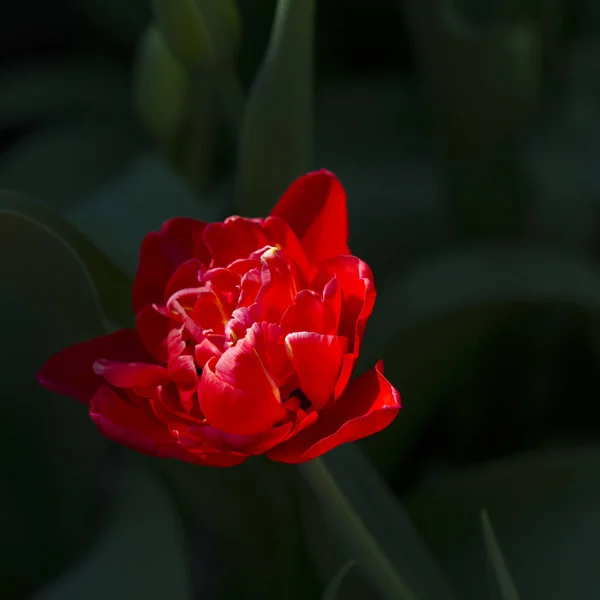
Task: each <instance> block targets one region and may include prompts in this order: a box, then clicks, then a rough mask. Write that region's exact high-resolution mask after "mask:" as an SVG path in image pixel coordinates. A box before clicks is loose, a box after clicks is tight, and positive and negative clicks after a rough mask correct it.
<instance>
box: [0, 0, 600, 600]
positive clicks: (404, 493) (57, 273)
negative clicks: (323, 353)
mask: <svg viewBox="0 0 600 600" xmlns="http://www.w3.org/2000/svg"><path fill="white" fill-rule="evenodd" d="M153 4H154V6H152V5H153ZM158 4H160V3H159V2H154V3H152V2H150V0H128V2H126V3H124V2H122V1H120V0H119V1H117V0H110V1H109V0H61V1H59V0H56V2H53V3H51V4H49V3H45V2H41V0H28V1H26V2H20V3H10V2H5V3H1V6H0V32H1V33H2V35H1V36H0V189H2V190H4V191H2V193H1V194H0V234H1V235H0V240H1V241H0V250H1V252H0V274H1V275H2V281H3V288H2V292H3V293H2V297H1V299H0V304H1V306H2V309H3V310H2V317H1V319H2V320H1V324H2V331H3V336H4V337H3V345H2V362H1V365H2V369H3V370H2V375H3V383H4V386H5V387H4V393H3V399H2V403H0V416H1V418H2V422H3V423H5V424H6V425H7V426H6V427H5V431H4V435H3V436H2V444H3V446H2V450H3V455H4V456H5V460H4V461H3V479H5V480H6V482H5V484H4V485H3V489H4V490H5V492H4V502H3V505H2V512H1V515H2V531H3V532H4V533H5V535H4V538H3V545H2V561H1V562H2V573H1V576H0V596H1V597H2V598H11V599H12V598H15V599H20V598H28V597H34V598H37V599H39V600H44V599H51V598H66V599H68V598H71V597H72V598H84V597H85V598H95V597H98V598H100V597H102V598H104V597H106V596H109V595H110V596H111V597H113V598H114V600H130V599H131V598H138V597H139V598H142V597H143V598H144V599H145V600H153V599H154V598H156V599H157V600H162V599H163V598H165V597H169V598H173V599H174V600H179V599H181V600H187V599H188V598H203V599H210V598H220V599H221V598H222V599H229V598H232V599H233V598H244V599H250V600H252V599H253V598H256V599H259V598H260V599H261V600H268V599H270V598H289V599H291V600H294V599H296V598H298V599H300V598H316V597H319V596H321V595H322V594H323V593H326V594H329V596H327V595H326V596H324V597H330V596H331V597H337V598H339V599H342V598H344V599H345V598H349V599H350V598H357V599H358V598H372V597H374V592H373V590H372V589H371V587H370V585H369V583H368V580H367V579H366V578H364V577H363V571H362V570H361V569H360V568H358V567H357V568H352V569H350V570H349V571H348V572H346V571H345V570H344V569H343V567H344V565H346V564H347V560H348V559H353V558H355V557H354V556H348V548H347V547H345V546H344V545H343V544H342V546H341V547H340V546H339V545H337V546H336V544H334V543H333V541H332V539H331V537H332V536H331V535H330V525H331V524H332V520H331V519H330V518H328V517H327V515H326V513H323V512H322V511H321V509H320V507H319V505H318V503H317V502H316V500H315V498H314V496H313V494H311V493H309V492H307V491H306V490H305V489H304V487H303V482H302V481H300V480H299V478H298V475H297V472H296V471H295V470H294V469H291V468H288V467H285V466H284V465H278V464H267V463H266V462H263V461H262V460H260V459H257V460H253V461H249V462H248V464H245V465H243V466H241V467H238V468H235V469H232V470H218V469H214V470H210V469H200V468H195V467H191V466H189V465H185V464H172V463H170V462H168V461H161V460H153V459H147V458H140V457H135V458H132V454H131V453H130V452H128V451H126V450H124V449H121V448H118V447H115V446H114V445H112V444H109V443H107V442H105V440H103V439H102V438H101V437H100V436H98V435H97V434H96V431H95V428H94V426H93V424H92V423H91V422H90V420H89V419H88V417H87V414H86V410H85V408H84V407H81V406H78V405H77V404H76V403H75V402H73V401H70V400H67V399H62V398H57V397H54V396H53V395H52V394H49V393H48V392H46V391H44V390H42V389H40V388H39V387H38V386H37V384H36V382H35V379H34V374H35V372H36V371H37V369H38V368H39V366H40V365H41V364H42V362H43V360H44V359H45V358H46V357H47V356H48V355H50V354H51V353H53V352H55V351H57V350H58V349H60V348H62V347H64V346H65V345H68V344H71V343H74V342H76V341H79V340H81V339H85V338H86V337H89V336H91V335H97V334H99V333H101V332H102V331H105V330H107V329H110V328H112V327H114V326H117V325H122V324H126V323H128V322H129V321H130V319H131V315H130V312H129V311H130V309H129V302H128V301H129V299H128V297H127V296H128V286H129V282H130V281H131V278H132V276H133V274H134V272H135V268H136V263H137V253H138V248H139V244H140V241H141V239H142V238H143V236H144V235H145V233H147V232H148V231H150V230H152V229H156V228H158V227H159V226H160V224H161V223H162V222H163V221H164V220H165V219H167V218H170V217H173V216H182V215H186V216H192V217H197V218H201V219H205V220H214V219H220V218H223V217H225V216H226V215H228V214H231V213H232V212H234V211H240V212H243V213H247V214H263V213H265V212H267V211H268V210H269V208H270V206H272V205H273V203H274V202H275V200H276V197H277V195H278V194H279V193H280V192H281V191H282V188H283V187H284V186H285V185H286V183H287V182H288V181H289V179H291V178H292V177H293V176H294V175H296V174H299V173H300V172H301V171H302V170H306V169H308V168H311V167H312V166H318V167H321V166H322V167H325V168H327V169H329V170H331V171H333V172H335V173H336V174H337V175H338V176H339V177H340V178H341V180H342V182H343V183H344V186H345V187H346V189H347V192H348V202H349V211H350V227H351V247H352V249H353V251H354V252H355V253H356V254H357V255H359V256H360V257H361V258H363V259H364V260H365V261H366V262H367V263H369V264H370V265H371V266H372V267H373V269H374V272H375V276H376V283H377V288H378V302H377V304H376V308H375V312H374V315H373V317H372V319H371V322H370V324H369V328H368V330H367V337H366V339H365V344H364V352H363V356H362V357H361V365H360V369H365V368H367V367H369V366H371V365H372V364H373V362H374V361H375V360H377V359H378V358H379V357H381V356H383V358H384V360H385V364H386V375H387V376H388V377H389V378H390V380H391V381H392V382H393V383H394V384H395V385H396V386H397V387H398V389H399V390H400V392H401V394H402V396H403V404H404V408H403V411H402V412H401V414H400V416H399V417H398V419H397V420H396V421H395V422H394V423H393V425H392V426H390V427H389V428H388V429H387V430H386V431H384V432H382V433H381V434H379V435H377V436H374V437H372V438H370V439H368V440H365V441H364V442H362V443H361V444H360V447H361V449H362V450H363V451H364V452H365V454H366V455H367V456H368V458H369V459H371V461H372V462H373V464H374V465H375V466H376V467H377V469H378V470H379V471H380V473H381V474H382V476H383V477H384V478H385V482H387V484H389V488H388V487H387V486H386V485H385V483H384V480H383V479H380V478H377V476H376V475H375V474H374V473H373V472H372V470H370V469H369V466H368V463H367V462H366V461H365V462H364V463H363V462H361V459H360V458H356V457H355V458H354V459H352V460H351V461H350V462H349V463H346V462H344V461H345V460H346V459H345V456H346V451H348V452H349V453H353V452H354V450H356V449H355V448H354V449H340V451H341V452H340V451H337V454H336V453H332V454H331V455H330V456H328V457H326V461H329V462H328V463H327V464H328V465H329V467H330V469H331V471H332V472H333V473H335V474H336V477H338V478H339V481H340V485H342V487H343V489H344V492H345V493H346V494H349V495H350V496H351V497H352V501H353V502H354V503H355V508H356V510H357V511H358V512H359V513H361V515H362V518H363V519H364V520H365V522H368V523H369V526H370V527H372V528H373V529H374V530H377V531H378V532H379V535H380V536H381V538H382V539H383V540H385V544H387V545H389V548H388V547H387V546H386V550H387V551H388V555H389V556H391V557H392V560H393V561H394V563H395V564H398V565H400V564H405V565H412V566H411V568H410V572H412V573H415V575H414V576H415V577H416V578H418V579H419V578H420V581H423V580H427V581H429V583H430V584H431V585H434V579H435V578H434V577H433V576H431V574H427V573H425V574H424V573H420V574H419V568H420V566H422V565H423V564H425V562H426V561H425V559H423V561H425V562H419V561H418V560H417V559H416V558H415V557H414V556H408V555H405V554H403V551H405V550H406V546H404V547H394V541H395V540H397V539H399V538H402V539H405V540H406V539H412V537H411V536H412V534H411V535H408V534H407V533H406V530H404V533H403V532H402V531H401V529H402V523H403V522H404V521H403V520H402V519H406V517H402V518H399V517H398V513H397V506H396V504H395V502H394V498H395V496H394V495H393V494H394V493H395V494H396V495H397V496H399V497H402V498H404V499H405V500H406V507H407V512H408V514H409V515H410V517H412V518H413V519H414V523H415V525H416V527H417V529H418V530H419V531H420V532H421V533H422V534H423V536H424V537H425V540H426V542H427V543H428V544H429V545H430V547H431V549H432V551H433V553H434V554H435V558H436V559H437V560H438V561H439V563H440V564H441V565H442V568H443V570H444V573H445V575H446V576H447V578H448V580H449V581H450V583H451V584H453V586H455V588H456V589H457V591H458V592H459V593H460V597H461V598H467V599H468V598H474V599H475V598H477V599H479V598H482V597H486V594H487V593H488V592H489V591H490V590H492V589H494V586H496V582H495V580H494V575H493V573H491V572H490V570H489V568H487V569H486V554H485V546H484V543H483V540H482V535H481V527H480V522H479V515H480V512H481V510H483V509H485V510H487V511H488V512H489V515H490V519H491V521H492V523H493V525H494V530H495V532H496V533H497V536H498V543H499V547H500V548H501V549H502V552H503V554H504V556H505V558H506V562H507V565H508V569H509V571H510V573H511V575H512V576H513V578H514V581H515V586H516V588H517V589H518V590H519V593H520V594H521V597H522V598H523V600H527V598H544V599H545V600H553V599H554V598H556V599H558V598H592V597H597V596H599V595H600V589H599V588H598V578H597V576H596V571H597V569H596V565H595V561H594V557H595V556H596V555H597V553H598V548H597V547H596V546H597V544H596V540H598V539H600V536H598V535H595V534H594V533H590V532H595V531H598V530H600V522H599V519H598V510H597V506H598V500H599V497H598V492H599V490H598V486H597V484H596V483H595V482H596V481H597V479H598V478H597V477H596V473H597V471H598V466H599V464H598V462H599V457H598V453H599V450H598V435H599V433H600V408H599V405H598V403H597V402H596V401H595V395H594V394H595V392H594V390H595V387H593V384H594V383H595V382H596V381H597V376H598V373H599V368H598V367H599V364H600V363H599V361H600V323H599V320H598V312H599V311H600V267H599V264H598V263H599V260H600V241H599V239H598V236H599V233H600V175H599V174H598V173H599V171H598V168H597V166H598V161H599V160H600V142H599V140H600V86H599V85H598V81H599V79H598V77H599V75H600V37H599V36H600V9H599V8H598V7H599V5H598V3H597V2H595V1H592V0H494V1H493V2H492V1H491V2H487V3H482V2H477V1H474V0H352V1H350V0H335V1H334V0H331V1H330V2H319V1H318V0H316V1H315V2H314V3H313V2H309V3H308V2H307V3H304V4H303V5H302V6H301V7H300V10H299V4H298V3H297V2H295V1H294V0H287V1H286V2H283V1H282V2H281V3H279V7H277V4H278V3H277V2H276V1H275V0H238V1H237V2H236V3H233V2H232V3H226V4H227V6H228V7H230V8H232V10H233V9H235V8H237V10H238V11H239V13H238V12H235V13H231V12H229V13H227V15H225V17H223V15H222V14H221V15H220V16H219V11H218V10H217V9H219V8H223V7H225V4H223V5H221V3H215V2H214V0H212V1H208V0H189V2H187V4H186V6H187V7H188V9H190V10H192V14H194V15H196V16H198V15H200V16H199V17H198V20H197V21H187V25H188V26H189V27H191V28H192V29H193V28H194V27H196V30H202V31H204V33H205V34H206V36H205V42H206V44H204V46H202V48H204V49H205V50H206V48H208V47H209V46H210V48H211V51H210V52H208V51H207V52H206V56H204V55H203V58H202V60H200V59H199V60H198V61H196V60H188V59H189V58H190V57H189V56H188V55H187V54H185V53H184V54H182V53H181V52H180V50H181V49H178V48H175V45H176V44H175V42H181V41H182V39H180V38H177V35H176V34H177V31H175V33H174V32H173V31H171V32H170V33H169V32H168V31H167V30H166V28H165V25H164V24H165V20H164V19H156V22H154V21H153V20H152V15H153V9H154V15H156V14H157V12H156V9H157V5H158ZM179 4H182V5H183V4H185V3H179ZM161 6H162V8H163V9H164V8H165V7H166V8H167V9H169V10H172V9H173V7H175V6H176V4H175V3H171V2H167V3H164V2H163V3H162V5H161ZM207 7H208V8H209V9H210V10H209V11H208V12H207V11H206V9H207ZM313 8H314V14H313V13H312V9H313ZM298 10H299V13H298V14H296V13H295V12H293V11H298ZM194 11H195V12H194ZM286 11H287V12H286ZM302 11H304V12H302ZM300 13H302V14H300ZM169 14H170V15H171V17H173V15H172V14H171V13H169ZM232 15H233V16H232ZM276 15H277V19H275V16H276ZM163 16H164V15H163ZM175 16H177V15H175ZM180 16H181V15H179V17H180ZM179 17H178V18H179ZM221 17H223V19H222V20H220V19H221ZM170 23H171V24H172V23H173V21H170ZM274 23H275V24H276V26H275V27H274V28H273V27H272V26H273V24H274ZM157 25H161V26H162V29H160V27H159V28H157ZM203 28H204V29H203ZM144 32H145V33H144ZM211 36H212V37H211ZM206 40H208V42H207V41H206ZM211 40H212V41H211ZM209 42H210V43H209ZM207 44H208V45H207ZM202 48H201V50H202ZM188 50H189V48H188ZM192 58H194V59H195V58H197V56H196V55H194V56H193V57H192ZM205 59H206V60H205ZM263 59H265V60H264V62H263ZM107 282H109V283H107ZM583 445H584V447H579V446H583ZM516 453H521V454H516ZM349 465H350V466H349ZM360 465H363V466H364V469H363V468H359V466H360ZM365 465H366V466H365ZM374 477H375V479H373V478H374ZM361 482H370V483H369V484H368V485H367V487H366V488H361ZM390 488H391V490H393V493H392V492H390ZM361 499H362V500H361ZM361 502H363V503H364V505H363V504H361ZM373 502H377V506H378V510H377V514H371V515H369V514H367V513H368V507H369V506H373V504H372V503H373ZM365 506H366V507H367V508H365ZM398 519H400V520H398ZM417 545H418V544H417V542H414V543H413V545H412V547H413V548H415V547H417ZM408 547H410V546H408ZM265 565H269V566H268V568H267V567H266V566H265ZM559 573H560V577H559V576H558V574H559ZM336 576H337V577H336ZM329 584H331V587H330V588H328V585H329ZM338 584H341V585H340V586H339V588H338V587H337V586H338ZM440 585H443V584H440ZM432 589H433V588H432ZM438 589H439V588H438ZM324 590H327V592H324ZM336 594H337V595H336ZM438 597H441V596H439V595H438Z"/></svg>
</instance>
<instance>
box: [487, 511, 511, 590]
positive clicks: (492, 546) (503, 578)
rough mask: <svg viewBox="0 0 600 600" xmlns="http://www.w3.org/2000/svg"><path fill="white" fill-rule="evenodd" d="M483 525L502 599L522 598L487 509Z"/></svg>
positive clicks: (488, 551)
mask: <svg viewBox="0 0 600 600" xmlns="http://www.w3.org/2000/svg"><path fill="white" fill-rule="evenodd" d="M481 526H482V528H483V540H484V543H485V548H486V550H487V554H488V558H489V559H490V562H491V563H492V568H493V569H494V574H495V575H496V580H497V582H498V587H499V588H500V593H501V595H502V600H520V598H519V593H518V592H517V588H516V587H515V584H514V583H513V580H512V578H511V576H510V573H509V572H508V567H507V566H506V561H505V559H504V555H503V554H502V550H500V544H498V539H497V538H496V533H495V532H494V528H493V527H492V522H491V521H490V518H489V516H488V514H487V512H486V511H485V510H484V511H483V512H482V513H481Z"/></svg>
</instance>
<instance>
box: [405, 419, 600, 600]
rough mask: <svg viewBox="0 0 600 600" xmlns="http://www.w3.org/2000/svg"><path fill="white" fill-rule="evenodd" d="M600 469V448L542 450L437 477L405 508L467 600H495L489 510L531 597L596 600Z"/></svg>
mask: <svg viewBox="0 0 600 600" xmlns="http://www.w3.org/2000/svg"><path fill="white" fill-rule="evenodd" d="M565 410H568V407H565ZM599 469H600V449H599V448H598V446H587V447H572V448H568V447H564V448H555V449H548V450H538V451H535V452H530V453H526V454H520V455H516V456H513V457H509V458H503V459H499V460H493V461H489V462H486V463H482V464H479V465H477V466H472V467H468V468H463V469H461V470H459V471H456V472H454V473H449V474H447V475H445V476H443V477H438V478H437V479H433V480H430V481H429V482H428V483H426V484H424V485H422V486H420V487H419V488H418V489H416V490H414V492H412V493H411V494H410V495H409V496H408V497H406V498H405V499H404V503H405V506H406V508H407V510H408V512H409V514H410V515H411V517H412V518H413V520H414V522H415V524H416V526H417V527H418V528H419V530H420V531H421V533H422V535H423V536H424V538H425V539H426V540H427V542H428V544H429V545H430V547H431V548H432V550H433V551H434V552H435V554H436V556H437V557H438V559H439V561H440V562H441V564H442V565H443V566H444V568H445V570H446V572H447V573H448V577H449V578H450V580H451V581H452V583H453V584H454V585H455V586H456V589H457V591H458V592H459V593H460V594H461V598H464V599H465V600H480V599H481V598H485V597H488V596H489V590H490V587H489V576H488V573H489V567H488V565H487V564H486V563H487V560H486V557H485V556H484V554H483V553H482V551H481V526H480V522H479V519H478V515H479V513H480V511H481V509H482V507H486V509H487V510H488V511H489V512H490V514H493V515H494V528H495V530H496V532H497V534H498V536H499V537H500V539H501V540H502V548H503V551H504V554H505V556H506V559H507V560H508V561H509V563H510V565H511V573H512V575H513V577H514V579H515V580H516V581H518V582H519V592H520V595H521V596H522V597H523V598H544V599H545V600H546V599H547V600H561V599H563V598H596V597H600V580H599V579H598V569H597V561H596V560H595V557H596V556H598V554H599V553H600V538H599V537H598V536H597V535H590V532H595V531H599V530H600V510H599V507H600V480H599V479H598V477H597V473H598V470H599Z"/></svg>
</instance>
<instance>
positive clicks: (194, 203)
mask: <svg viewBox="0 0 600 600" xmlns="http://www.w3.org/2000/svg"><path fill="white" fill-rule="evenodd" d="M223 189H224V191H225V192H226V191H227V189H226V188H223ZM222 195H224V193H223V190H217V193H216V194H215V195H213V196H209V197H207V198H198V196H197V195H196V194H195V193H194V191H193V189H192V188H191V187H190V185H188V183H187V182H186V181H185V180H184V179H183V178H182V177H180V176H179V174H178V173H177V172H176V171H175V170H174V169H173V168H172V167H171V166H170V165H169V164H168V163H167V162H165V160H163V159H162V158H161V157H160V156H157V155H155V154H152V153H143V154H140V155H138V156H137V157H136V160H135V161H133V162H132V164H131V165H130V166H129V168H128V169H127V170H125V171H123V172H122V173H120V174H119V175H118V176H117V177H115V178H114V179H112V180H111V181H109V182H108V183H107V184H106V185H105V186H104V187H102V188H100V189H98V190H96V191H95V192H94V193H92V194H90V195H89V196H87V197H85V198H82V199H81V202H80V203H79V204H78V205H77V206H75V207H73V209H72V210H70V211H69V212H68V213H67V215H66V216H67V217H68V219H69V220H70V221H71V222H72V223H74V224H75V225H76V226H77V227H78V228H79V229H80V230H81V231H83V232H85V234H86V235H87V236H88V237H89V238H90V239H91V240H92V241H93V242H94V243H96V245H97V246H98V247H99V248H101V249H102V251H103V252H105V253H106V255H107V256H109V257H110V258H111V259H112V260H113V261H114V263H115V264H117V265H118V266H119V267H120V268H121V269H122V270H123V272H125V273H127V274H128V275H129V276H130V277H131V278H132V279H133V277H134V275H135V271H136V268H137V264H138V258H139V248H140V245H141V243H142V240H143V239H144V237H145V236H146V234H148V233H150V232H151V231H155V230H158V229H160V228H161V226H162V224H163V223H164V222H165V221H166V220H168V219H170V218H174V217H191V218H195V219H199V220H202V221H214V220H218V219H219V218H221V216H222V214H221V213H222V212H223V211H225V210H227V206H226V202H221V199H222V198H221V196H222Z"/></svg>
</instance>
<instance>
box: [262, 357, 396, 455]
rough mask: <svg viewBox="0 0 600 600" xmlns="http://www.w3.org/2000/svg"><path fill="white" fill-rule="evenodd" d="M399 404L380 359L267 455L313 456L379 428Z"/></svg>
mask: <svg viewBox="0 0 600 600" xmlns="http://www.w3.org/2000/svg"><path fill="white" fill-rule="evenodd" d="M400 407H401V405H400V395H399V394H398V392H397V391H396V389H394V387H393V386H392V385H391V384H390V382H389V381H388V380H387V379H386V378H385V377H384V376H383V364H382V362H381V361H380V362H379V363H378V364H377V365H376V366H375V367H374V368H373V369H371V370H370V371H368V372H367V373H365V374H364V375H361V376H360V377H359V378H358V379H355V380H354V381H353V382H351V383H350V385H349V386H348V387H347V388H346V391H345V392H344V394H343V395H342V396H341V398H340V399H339V400H338V401H337V402H335V403H334V404H331V405H330V406H328V407H327V408H326V409H325V410H324V411H323V412H321V413H320V414H319V418H318V419H317V421H316V422H315V424H314V425H312V426H310V427H308V428H307V429H305V430H303V431H301V432H300V433H299V434H298V435H296V436H294V437H292V438H290V439H289V440H288V441H285V442H283V443H282V444H280V445H279V446H276V447H275V448H273V449H272V450H270V451H269V452H267V456H268V457H269V458H271V459H272V460H276V461H279V462H285V463H300V462H305V461H307V460H311V459H313V458H317V457H318V456H321V454H324V453H325V452H328V451H329V450H332V449H333V448H335V447H336V446H339V445H341V444H345V443H347V442H353V441H356V440H359V439H361V438H363V437H366V436H368V435H371V434H373V433H377V432H378V431H381V430H382V429H384V428H385V427H387V426H388V425H389V424H390V423H391V422H392V421H393V420H394V418H395V417H396V415H397V414H398V411H399V410H400Z"/></svg>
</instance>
